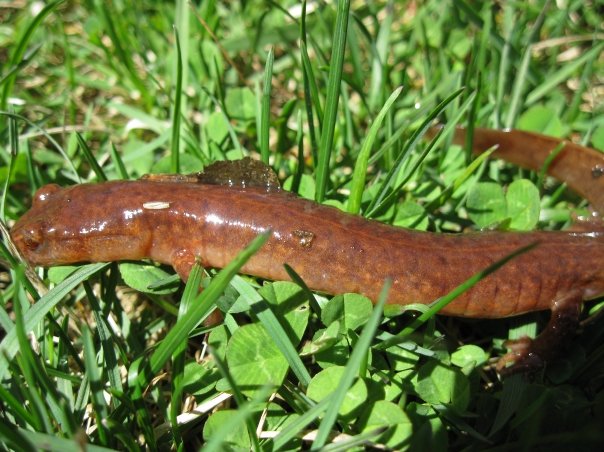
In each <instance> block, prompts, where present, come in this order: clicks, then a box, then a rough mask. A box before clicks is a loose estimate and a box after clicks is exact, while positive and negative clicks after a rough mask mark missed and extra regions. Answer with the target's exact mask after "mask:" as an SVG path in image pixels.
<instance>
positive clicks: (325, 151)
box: [315, 0, 350, 203]
mask: <svg viewBox="0 0 604 452" xmlns="http://www.w3.org/2000/svg"><path fill="white" fill-rule="evenodd" d="M349 10H350V0H339V1H338V10H337V13H336V27H335V31H334V37H333V53H332V55H331V62H330V65H329V79H328V82H327V98H326V102H325V115H324V117H323V128H322V130H321V142H320V144H319V165H318V166H317V168H316V174H317V191H316V193H315V200H316V201H317V202H319V203H320V202H323V200H324V199H325V192H326V190H327V183H328V179H329V161H330V157H331V152H332V148H333V137H334V134H335V129H336V121H337V113H338V101H339V99H340V84H341V83H342V68H343V66H344V50H345V48H346V33H347V30H348V17H349Z"/></svg>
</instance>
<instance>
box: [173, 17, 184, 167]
mask: <svg viewBox="0 0 604 452" xmlns="http://www.w3.org/2000/svg"><path fill="white" fill-rule="evenodd" d="M174 38H175V39H176V44H175V45H176V86H175V87H174V108H173V110H172V141H171V142H170V169H171V171H172V172H173V173H175V174H178V173H179V172H180V134H181V130H180V107H181V102H182V72H183V68H182V55H181V53H180V38H179V37H178V30H177V29H176V27H174Z"/></svg>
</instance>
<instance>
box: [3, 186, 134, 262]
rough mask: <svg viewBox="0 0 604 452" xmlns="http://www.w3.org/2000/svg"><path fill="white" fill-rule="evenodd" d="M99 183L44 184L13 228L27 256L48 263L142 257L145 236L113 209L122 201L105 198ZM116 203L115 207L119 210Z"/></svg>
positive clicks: (14, 239) (12, 231)
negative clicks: (134, 232) (138, 235)
mask: <svg viewBox="0 0 604 452" xmlns="http://www.w3.org/2000/svg"><path fill="white" fill-rule="evenodd" d="M98 187H99V186H98V185H92V184H84V185H79V186H74V187H70V188H61V187H59V186H58V185H56V184H50V185H46V186H44V187H42V188H40V189H39V190H38V191H37V192H36V194H35V196H34V200H33V205H32V208H31V209H30V210H29V211H28V212H27V213H26V214H25V215H23V216H22V217H21V218H20V219H19V220H18V221H17V222H16V223H15V225H14V226H13V228H12V229H11V232H10V235H11V238H12V240H13V242H14V244H15V246H16V247H17V249H18V250H19V252H20V253H21V255H22V257H23V258H24V259H25V260H26V261H27V262H29V263H30V264H31V265H39V266H43V267H48V266H53V265H65V264H73V263H78V262H99V261H110V260H115V259H117V258H121V259H128V258H133V257H135V256H137V254H133V252H134V253H138V252H139V250H140V243H141V241H140V240H137V239H136V237H137V236H136V235H135V234H131V232H132V229H128V227H127V226H128V225H124V222H123V221H119V217H118V220H117V221H116V220H115V215H112V213H111V212H112V211H114V210H118V208H117V204H119V202H116V201H113V203H111V200H109V199H105V198H106V197H107V196H108V195H104V194H103V193H101V192H100V191H99V188H98ZM114 207H115V209H114Z"/></svg>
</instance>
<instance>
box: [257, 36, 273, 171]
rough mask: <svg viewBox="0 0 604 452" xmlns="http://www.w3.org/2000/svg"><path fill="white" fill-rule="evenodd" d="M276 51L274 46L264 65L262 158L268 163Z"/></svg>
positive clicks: (261, 131)
mask: <svg viewBox="0 0 604 452" xmlns="http://www.w3.org/2000/svg"><path fill="white" fill-rule="evenodd" d="M274 61H275V52H274V50H273V48H272V47H271V49H270V50H269V52H268V57H267V58H266V65H265V66H264V89H263V90H262V117H261V120H260V158H261V159H262V161H263V162H264V163H265V164H267V165H268V155H269V136H270V116H271V81H272V80H273V62H274Z"/></svg>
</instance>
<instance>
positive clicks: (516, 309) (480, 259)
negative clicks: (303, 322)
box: [11, 180, 604, 318]
mask: <svg viewBox="0 0 604 452" xmlns="http://www.w3.org/2000/svg"><path fill="white" fill-rule="evenodd" d="M267 229H270V230H271V231H272V236H271V238H270V239H269V240H268V242H267V243H266V244H265V245H264V246H263V247H262V248H261V249H260V251H259V252H258V253H257V254H256V255H255V256H254V257H252V259H251V260H250V261H249V262H248V263H247V264H246V265H245V266H244V267H243V272H244V273H247V274H250V275H255V276H259V277H262V278H267V279H273V280H286V279H289V277H288V275H287V273H286V272H285V270H284V268H283V264H285V263H287V264H289V265H290V266H291V267H293V269H294V270H295V271H296V272H297V273H298V274H299V275H300V276H301V277H302V278H303V279H304V281H305V282H306V283H307V284H308V286H309V287H310V288H311V289H314V290H318V291H323V292H327V293H330V294H337V293H345V292H355V293H361V294H365V295H367V296H368V297H369V298H371V299H373V300H375V299H376V298H377V297H378V294H379V292H380V290H381V288H382V286H383V283H384V279H385V278H391V279H392V281H393V285H392V289H391V290H390V293H389V303H396V304H408V303H430V302H432V301H434V300H435V299H436V298H438V297H440V296H442V295H445V294H446V293H448V292H449V291H450V290H452V289H453V288H454V287H456V286H457V285H459V284H460V283H462V282H464V281H465V280H466V279H467V278H469V277H470V276H471V275H473V274H474V273H476V272H478V271H480V270H483V269H484V268H485V267H487V266H488V265H490V264H492V263H494V262H495V261H497V260H499V259H501V258H503V257H504V256H506V255H508V254H510V253H512V252H513V251H515V250H517V249H518V248H520V247H522V246H526V245H529V244H531V243H534V242H539V245H538V246H537V247H536V248H534V249H532V250H530V251H529V252H527V253H525V254H523V255H521V256H518V257H516V258H514V259H513V260H511V261H510V262H509V263H507V264H506V265H505V266H503V267H502V268H500V269H499V270H497V271H496V272H495V273H493V274H491V275H489V276H488V277H486V278H485V279H484V280H482V281H481V282H479V283H478V285H477V286H475V287H474V288H472V289H471V290H469V291H468V292H466V293H465V294H463V295H462V296H460V297H459V298H458V299H456V300H455V301H453V302H452V303H451V304H449V305H448V306H447V307H446V308H445V309H444V310H443V311H441V313H442V314H447V315H456V316H465V317H481V318H495V317H506V316H511V315H516V314H521V313H524V312H528V311H535V310H543V309H550V308H554V307H555V303H556V302H558V301H560V300H565V299H568V298H572V299H573V300H574V299H578V300H579V301H580V300H583V299H586V298H592V297H595V296H597V295H601V294H603V293H604V266H603V265H602V263H603V262H604V233H602V232H601V231H595V232H531V233H508V232H505V233H499V232H489V233H473V234H455V235H453V234H451V235H448V234H434V233H428V232H418V231H411V230H406V229H403V228H398V227H392V226H388V225H384V224H381V223H379V222H375V221H370V220H366V219H363V218H362V217H359V216H353V215H350V214H346V213H343V212H341V211H339V210H337V209H335V208H333V207H327V206H323V205H319V204H316V203H314V202H311V201H307V200H304V199H301V198H298V197H296V196H295V195H292V194H289V193H286V192H283V191H279V190H277V191H275V190H272V191H267V190H266V189H262V188H255V187H250V188H234V187H227V186H222V185H206V184H201V183H192V182H169V181H168V182H166V181H153V180H139V181H123V182H106V183H100V184H83V185H77V186H73V187H69V188H60V187H58V186H57V185H48V186H46V187H43V188H42V189H40V190H39V191H38V193H37V194H36V197H35V200H34V203H33V207H32V208H31V210H30V211H29V212H27V213H26V214H25V215H24V216H23V217H22V218H21V219H19V221H18V222H17V223H16V224H15V226H14V227H13V229H12V231H11V236H12V239H13V240H14V242H15V244H16V245H17V248H18V249H19V250H20V252H21V253H22V255H23V257H24V258H25V259H26V260H27V261H28V262H30V263H31V264H33V265H41V266H51V265H59V264H67V263H75V262H97V261H114V260H125V259H128V260H138V259H143V258H150V259H153V260H155V261H158V262H162V263H166V264H170V265H172V266H173V267H174V268H175V269H176V270H177V271H178V273H179V274H180V275H181V276H182V277H183V278H186V277H187V276H188V273H189V271H190V269H191V266H192V264H193V262H194V261H195V259H196V258H199V259H200V260H201V262H202V264H203V265H206V266H212V267H223V266H224V265H226V264H227V263H228V262H230V261H231V260H232V259H233V258H234V257H235V256H236V255H237V253H238V252H239V251H241V250H242V249H243V248H244V247H245V246H246V245H247V244H249V242H250V241H251V240H252V239H253V238H254V237H256V236H257V234H259V233H260V232H262V231H266V230H267Z"/></svg>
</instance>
